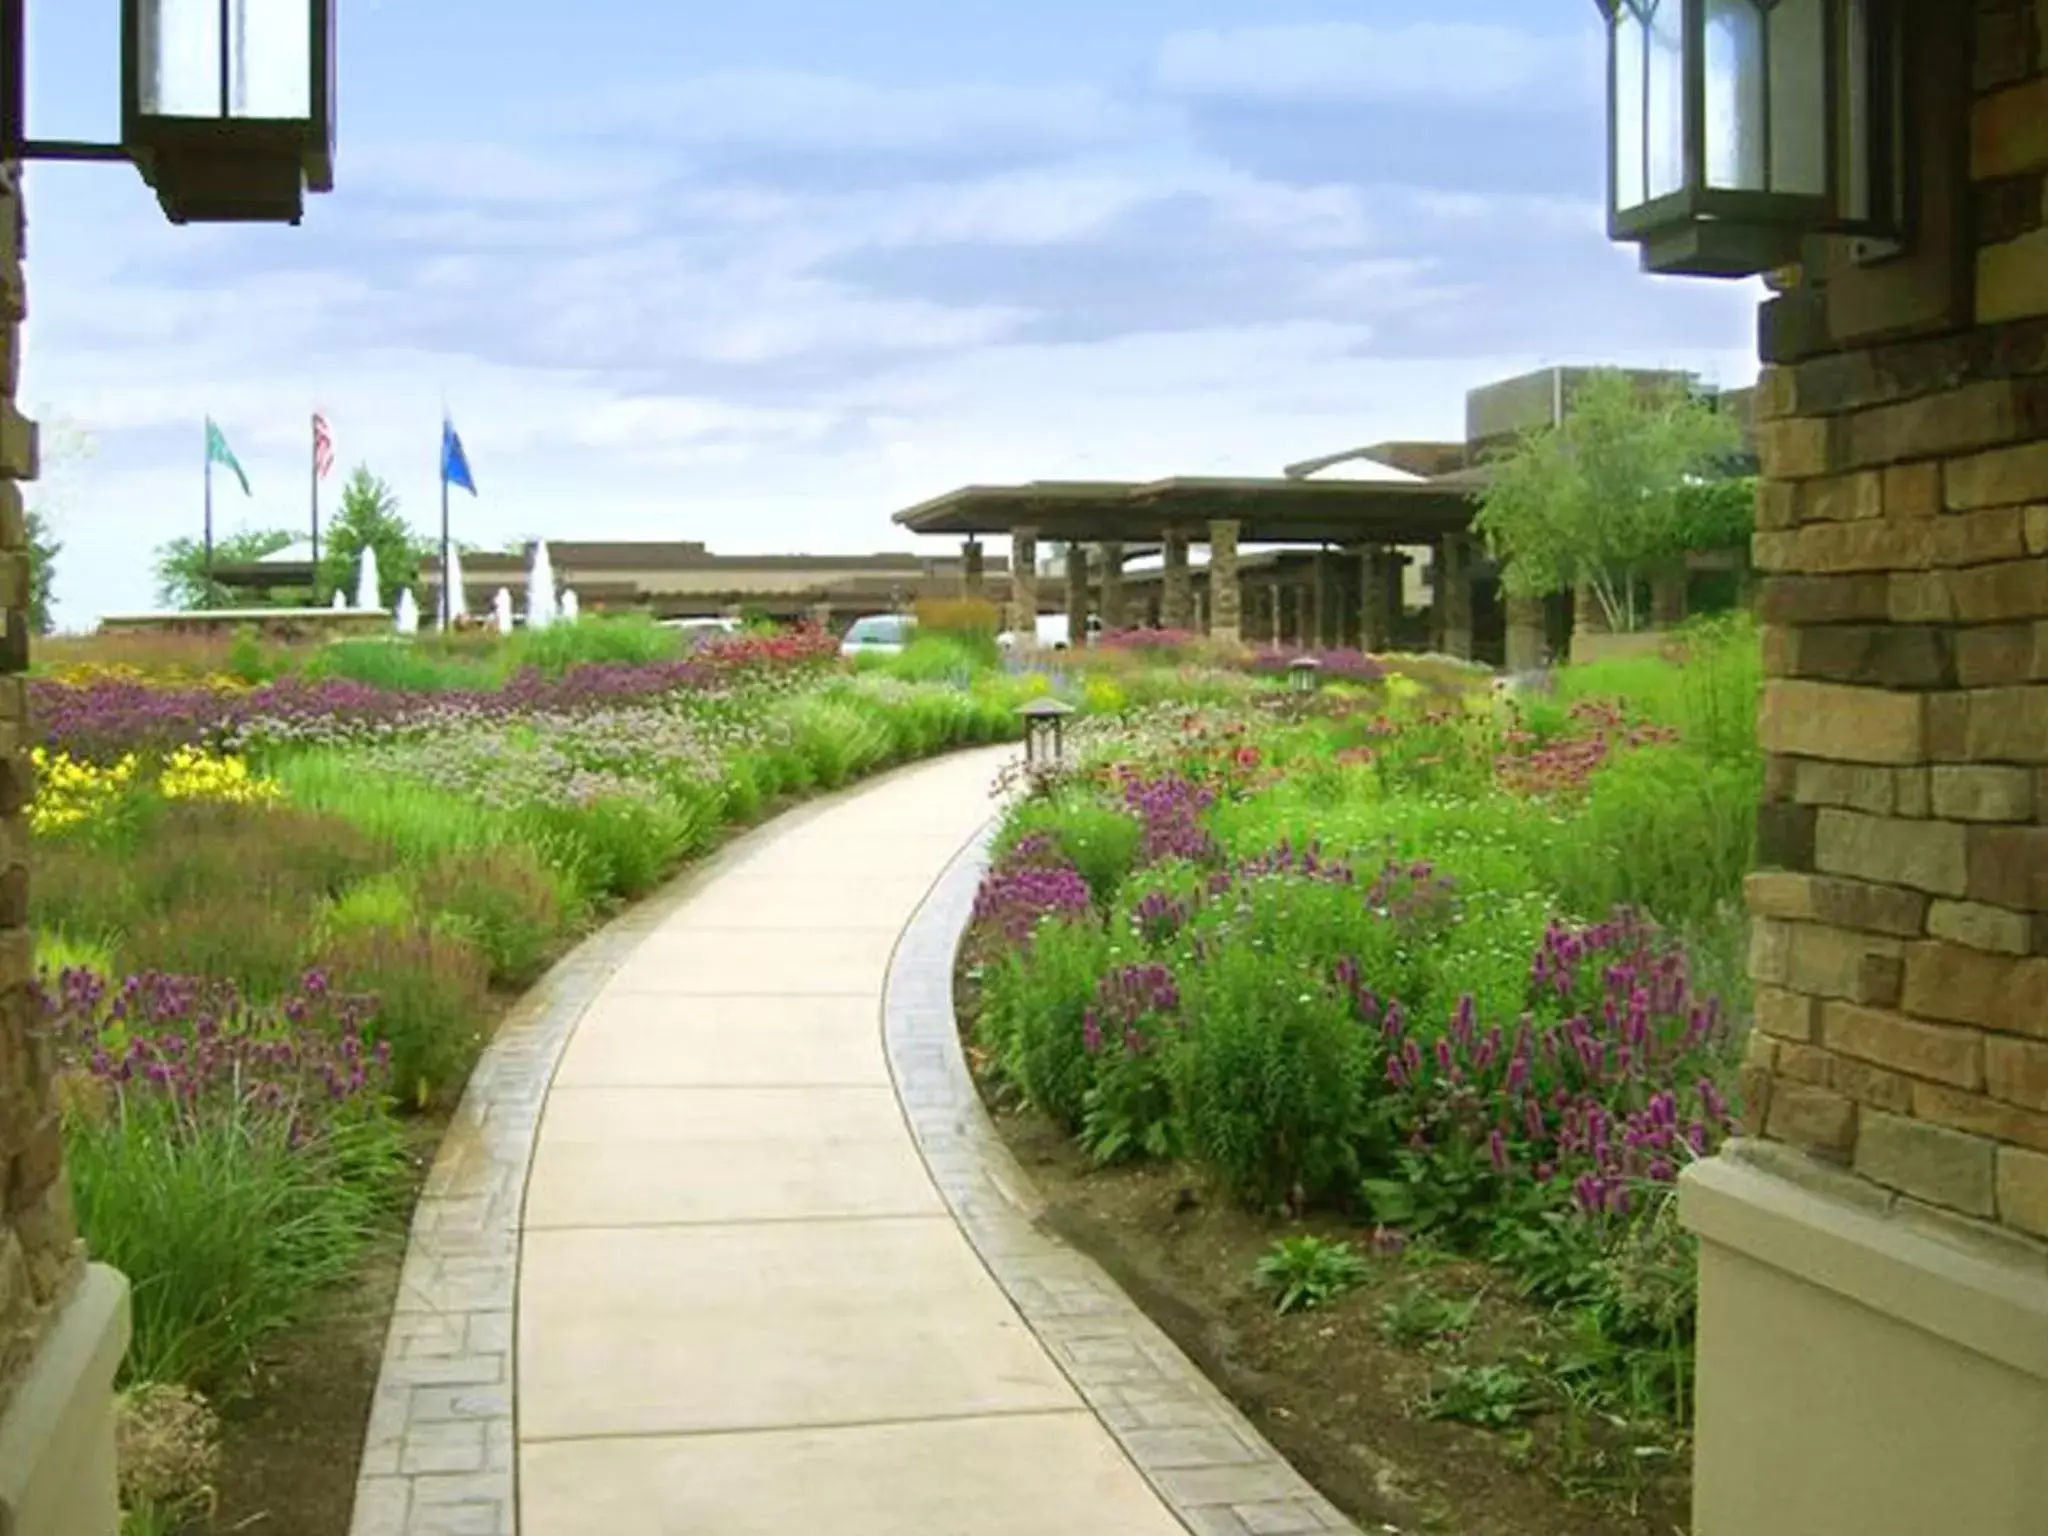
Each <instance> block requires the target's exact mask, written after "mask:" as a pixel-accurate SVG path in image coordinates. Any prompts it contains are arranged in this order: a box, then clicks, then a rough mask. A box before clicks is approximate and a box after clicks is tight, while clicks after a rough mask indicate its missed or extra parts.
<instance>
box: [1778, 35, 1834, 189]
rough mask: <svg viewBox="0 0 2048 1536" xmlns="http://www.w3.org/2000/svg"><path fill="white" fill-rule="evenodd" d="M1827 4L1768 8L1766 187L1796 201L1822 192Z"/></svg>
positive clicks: (1824, 180) (1825, 138)
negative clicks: (1768, 179) (1768, 167)
mask: <svg viewBox="0 0 2048 1536" xmlns="http://www.w3.org/2000/svg"><path fill="white" fill-rule="evenodd" d="M1827 6H1828V0H1778V3H1777V4H1776V5H1773V6H1772V7H1771V8H1770V14H1769V18H1768V19H1769V23H1770V34H1769V40H1768V47H1769V49H1770V88H1769V92H1770V93H1769V108H1770V156H1771V187H1770V189H1771V190H1772V191H1773V192H1783V193H1787V194H1791V195H1793V196H1798V197H1825V196H1827V192H1828V121H1827V105H1826V103H1827V93H1828V56H1827V30H1828V29H1827Z"/></svg>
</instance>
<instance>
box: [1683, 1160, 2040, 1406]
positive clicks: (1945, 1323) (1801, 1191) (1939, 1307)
mask: <svg viewBox="0 0 2048 1536" xmlns="http://www.w3.org/2000/svg"><path fill="white" fill-rule="evenodd" d="M1679 1208H1680V1212H1681V1215H1682V1217H1683V1219H1684V1221H1685V1224H1686V1225H1687V1226H1688V1227H1689V1228H1691V1229H1692V1230H1693V1231H1694V1232H1695V1233H1697V1234H1698V1235H1699V1236H1700V1238H1701V1239H1702V1240H1703V1241H1706V1242H1710V1243H1714V1244H1718V1245H1719V1246H1721V1247H1723V1248H1727V1249H1732V1250H1733V1251H1735V1252H1737V1253H1740V1254H1743V1255H1744V1256H1746V1257H1747V1258H1750V1259H1752V1260H1755V1261H1756V1262H1758V1263H1761V1264H1765V1265H1768V1266H1770V1267H1771V1268H1773V1269H1776V1270H1779V1271H1782V1272H1784V1273H1786V1274H1789V1275H1792V1276H1794V1277H1796V1278H1798V1279H1800V1280H1803V1281H1805V1282H1807V1283H1808V1284H1810V1285H1813V1286H1816V1287H1818V1288H1820V1289H1822V1290H1824V1291H1827V1292H1830V1293H1833V1294H1835V1295H1839V1296H1843V1297H1846V1298H1848V1299H1850V1300H1852V1301H1855V1302H1858V1303H1860V1304H1861V1305H1863V1306H1866V1307H1868V1308H1870V1309H1871V1310H1873V1311H1875V1312H1878V1313H1881V1314H1883V1315H1884V1316H1887V1317H1891V1318H1894V1319H1897V1320H1898V1321H1900V1322H1904V1323H1908V1324H1911V1325H1912V1326H1914V1327H1916V1328H1919V1329H1922V1330H1924V1331H1925V1332H1927V1333H1930V1334H1933V1335H1935V1336H1937V1337H1939V1338H1942V1339H1945V1340H1948V1341H1950V1342H1951V1343H1954V1344H1959V1345H1961V1346H1963V1347H1964V1348H1966V1349H1969V1350H1972V1351H1975V1352H1976V1353H1978V1354H1981V1355H1983V1356H1984V1357H1986V1358H1987V1359H1990V1360H1993V1361H1996V1362H1997V1363H1999V1364H2000V1365H2003V1366H2006V1367H2008V1368H2010V1369H2012V1370H2015V1371H2019V1372H2023V1373H2025V1374H2026V1375H2029V1376H2032V1377H2035V1378H2037V1379H2039V1380H2042V1381H2048V1249H2043V1248H2042V1247H2041V1246H2040V1245H2038V1244H2035V1243H2032V1242H2030V1241H2028V1240H2026V1239H2023V1238H2019V1237H2017V1236H2009V1235H2007V1234H2004V1233H2002V1232H1997V1231H1993V1230H1990V1229H1987V1228H1985V1227H1983V1226H1981V1225H1979V1224H1977V1223H1973V1222H1968V1221H1965V1220H1963V1219H1961V1218H1949V1217H1944V1216H1941V1215H1939V1214H1938V1213H1935V1212H1933V1211H1931V1210H1930V1209H1929V1208H1926V1207H1922V1206H1919V1205H1917V1204H1915V1205H1911V1206H1908V1205H1902V1204H1901V1203H1900V1202H1899V1201H1898V1200H1897V1199H1896V1198H1895V1197H1894V1196H1893V1195H1892V1193H1891V1192H1890V1191H1889V1190H1886V1189H1883V1188H1881V1187H1879V1186H1877V1185H1875V1184H1872V1183H1870V1182H1869V1181H1867V1180H1864V1179H1861V1178H1858V1177H1856V1176H1854V1175H1852V1174H1848V1173H1845V1172H1842V1171H1840V1170H1838V1169H1832V1168H1826V1167H1823V1166H1821V1165H1819V1164H1817V1163H1815V1162H1813V1161H1812V1160H1811V1159H1808V1158H1803V1157H1800V1156H1798V1155H1797V1154H1796V1153H1793V1152H1789V1151H1787V1150H1786V1149H1784V1148H1779V1147H1772V1146H1769V1145H1767V1144H1762V1143H1753V1142H1744V1141H1737V1142H1732V1143H1730V1144H1729V1146H1728V1147H1727V1148H1726V1149H1724V1151H1723V1153H1722V1155H1721V1156H1719V1157H1715V1158H1709V1159H1707V1160H1706V1161H1704V1162H1700V1163H1696V1164H1694V1165H1693V1166H1692V1167H1691V1168H1689V1169H1687V1170H1686V1173H1685V1175H1684V1178H1683V1180H1682V1182H1681V1184H1680V1195H1679Z"/></svg>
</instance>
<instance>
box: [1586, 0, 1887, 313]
mask: <svg viewBox="0 0 2048 1536" xmlns="http://www.w3.org/2000/svg"><path fill="white" fill-rule="evenodd" d="M1594 4H1596V5H1598V6H1599V7H1600V11H1601V14H1602V15H1603V16H1604V17H1605V18H1606V21H1607V92H1608V140H1609V142H1608V159H1607V166H1608V190H1609V196H1608V228H1609V232H1610V233H1611V234H1612V235H1613V237H1614V238H1615V239H1616V240H1618V241H1622V242H1624V243H1627V244H1632V245H1636V246H1639V247H1641V249H1642V256H1643V266H1644V267H1645V268H1646V269H1647V270H1649V271H1652V272H1664V273H1674V274H1684V275H1689V276H1694V277H1748V276H1752V275H1754V274H1756V273H1760V272H1769V271H1773V270H1775V269H1777V268H1780V267H1785V266H1789V265H1791V264H1793V263H1795V262H1797V261H1798V260H1799V258H1800V246H1801V242H1802V240H1803V239H1804V237H1806V236H1808V235H1815V234H1835V235H1844V236H1850V237H1857V238H1859V239H1860V240H1861V241H1862V242H1863V243H1862V245H1861V246H1860V247H1859V251H1858V254H1859V255H1860V256H1861V257H1862V258H1863V259H1866V260H1873V259H1880V258H1882V257H1884V256H1886V255H1890V254H1894V253H1896V250H1897V246H1896V244H1895V243H1894V242H1896V241H1898V240H1899V239H1901V238H1903V236H1904V233H1905V223H1906V206H1905V185H1904V183H1905V176H1904V171H1903V152H1902V146H1903V143H1904V136H1903V134H1902V132H1901V128H1902V119H1903V117H1904V111H1905V102H1904V89H1903V84H1902V82H1903V79H1904V70H1903V63H1902V59H1901V56H1900V54H1901V50H1900V45H1899V38H1900V20H1899V18H1900V0H1594Z"/></svg>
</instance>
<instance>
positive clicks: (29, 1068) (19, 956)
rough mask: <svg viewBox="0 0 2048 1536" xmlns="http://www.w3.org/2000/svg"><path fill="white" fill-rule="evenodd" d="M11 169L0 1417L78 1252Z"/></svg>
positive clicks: (0, 940) (1, 519)
mask: <svg viewBox="0 0 2048 1536" xmlns="http://www.w3.org/2000/svg"><path fill="white" fill-rule="evenodd" d="M19 186H20V181H19V171H18V169H17V168H15V167H11V166H8V167H0V609H4V623H5V626H6V627H5V629H4V631H0V1417H4V1415H5V1414H6V1411H7V1408H8V1405H9V1403H10V1402H11V1400H12V1394H13V1388H14V1385H15V1383H16V1381H17V1380H18V1378H19V1376H20V1373H21V1371H22V1370H23V1369H24V1367H25V1366H26V1365H27V1363H28V1361H29V1359H30V1358H31V1356H32V1355H33V1354H34V1352H35V1348H36V1345H37V1344H38V1343H39V1342H40V1341H41V1338H42V1336H43V1333H44V1330H45V1328H46V1327H47V1325H48V1322H49V1320H50V1319H51V1317H52V1316H53V1315H54V1314H55V1311H56V1308H57V1305H58V1303H59V1302H60V1301H62V1300H63V1299H64V1296H65V1293H66V1292H67V1291H68V1290H69V1288H70V1287H71V1285H72V1284H73V1283H74V1282H75V1280H76V1279H77V1277H78V1275H79V1273H80V1272H81V1270H82V1267H83V1256H82V1254H81V1252H80V1248H79V1244H78V1242H77V1238H76V1235H75V1232H74V1228H73V1225H72V1219H71V1208H70V1204H69V1200H68V1196H67V1191H66V1186H65V1183H64V1174H63V1167H62V1156H63V1143H62V1140H61V1138H60V1135H59V1130H58V1124H57V1104H56V1096H55V1093H54V1092H53V1089H52V1085H51V1066H52V1063H51V1061H50V1058H49V1055H48V1052H47V1049H46V1047H45V1046H44V1045H43V1043H42V1042H40V1041H39V1040H38V1039H37V1038H36V1037H35V1036H34V1034H33V1033H32V1029H31V1026H32V1024H33V1019H32V1017H31V1015H30V1012H29V996H28V986H29V980H30V971H31V944H30V934H29V927H28V872H27V869H26V861H27V856H28V827H27V823H26V821H25V819H24V811H25V809H26V805H27V802H28V799H29V797H30V796H31V795H32V794H33V791H34V786H33V783H32V779H31V773H30V769H29V763H28V753H27V746H26V743H25V741H24V739H23V738H24V734H25V732H24V699H23V685H22V673H23V671H25V670H26V668H27V666H28V621H29V614H28V607H29V568H28V534H27V530H26V528H25V526H24V523H23V508H22V495H21V487H22V485H23V483H25V482H27V481H31V480H33V479H34V478H35V476H36V429H35V424H34V423H33V422H30V421H28V420H27V419H25V418H24V417H23V416H22V415H21V414H20V412H19V411H18V410H16V408H15V396H16V390H17V386H18V384H19V382H20V365H21V322H22V318H23V315H24V313H25V310H26V303H25V293H26V290H25V288H24V285H23V278H22V244H23V235H24V221H23V217H22V208H21V201H20V197H19V195H18V189H19Z"/></svg>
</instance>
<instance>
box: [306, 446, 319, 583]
mask: <svg viewBox="0 0 2048 1536" xmlns="http://www.w3.org/2000/svg"><path fill="white" fill-rule="evenodd" d="M307 425H308V426H309V427H310V426H311V425H312V424H311V423H310V422H309V423H307ZM312 454H313V464H312V469H313V475H312V486H313V588H312V590H313V606H314V607H316V608H317V607H319V606H320V434H319V433H318V432H315V433H313V442H312Z"/></svg>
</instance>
